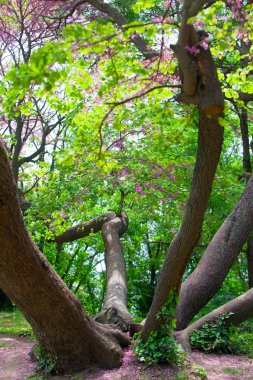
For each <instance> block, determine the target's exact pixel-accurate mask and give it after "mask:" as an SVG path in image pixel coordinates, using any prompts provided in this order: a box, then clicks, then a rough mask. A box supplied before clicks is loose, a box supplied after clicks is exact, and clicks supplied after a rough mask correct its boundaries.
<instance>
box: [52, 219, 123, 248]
mask: <svg viewBox="0 0 253 380" xmlns="http://www.w3.org/2000/svg"><path fill="white" fill-rule="evenodd" d="M115 217H116V214H115V212H107V213H104V214H102V215H99V216H98V217H96V218H94V219H92V220H89V221H88V222H84V223H80V224H77V225H76V226H73V227H70V228H68V229H67V230H66V231H64V232H63V233H62V234H61V235H59V236H56V237H55V238H54V239H51V240H50V241H54V242H56V243H58V244H62V243H69V242H71V241H74V240H77V239H80V238H82V237H85V236H88V235H89V234H91V233H96V232H98V231H101V229H102V227H103V224H104V223H105V222H108V221H109V220H112V219H114V218H115Z"/></svg>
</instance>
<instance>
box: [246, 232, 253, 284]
mask: <svg viewBox="0 0 253 380" xmlns="http://www.w3.org/2000/svg"><path fill="white" fill-rule="evenodd" d="M247 261H248V284H249V289H250V288H252V287H253V238H252V237H251V238H250V239H249V240H248V243H247Z"/></svg>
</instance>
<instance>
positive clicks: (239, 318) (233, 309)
mask: <svg viewBox="0 0 253 380" xmlns="http://www.w3.org/2000/svg"><path fill="white" fill-rule="evenodd" d="M224 313H228V314H229V315H228V318H226V319H225V320H224V323H226V325H230V324H233V325H238V324H240V323H241V322H243V321H245V320H247V319H248V318H252V317H253V289H250V290H248V291H247V292H246V293H243V294H242V295H241V296H239V297H237V298H235V299H233V300H232V301H229V302H228V303H226V304H225V305H223V306H221V307H219V308H218V309H215V310H213V311H211V312H210V313H208V314H206V315H204V317H202V318H200V319H198V320H197V321H196V322H194V323H192V324H191V325H190V326H188V327H187V328H186V329H184V330H181V331H178V332H177V333H176V334H175V335H176V338H177V340H178V341H179V342H180V343H181V344H182V346H183V348H184V350H185V351H188V352H189V351H191V346H190V342H189V340H190V336H191V334H192V333H193V332H194V331H195V330H199V329H201V327H202V326H203V325H205V324H206V323H212V322H215V321H216V320H217V319H218V318H219V317H220V316H221V315H224Z"/></svg>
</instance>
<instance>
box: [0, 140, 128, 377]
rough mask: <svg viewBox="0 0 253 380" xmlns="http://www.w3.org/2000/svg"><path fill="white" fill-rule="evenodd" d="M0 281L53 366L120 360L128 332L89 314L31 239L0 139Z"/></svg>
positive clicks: (102, 364) (109, 365)
mask: <svg viewBox="0 0 253 380" xmlns="http://www.w3.org/2000/svg"><path fill="white" fill-rule="evenodd" d="M0 246H1V250H0V266H1V271H0V287H1V288H2V289H3V290H4V292H5V293H6V294H7V296H8V297H10V299H11V300H12V301H13V302H14V303H15V304H16V305H17V307H18V308H19V309H20V310H21V311H22V313H23V314H24V315H25V317H26V319H27V320H28V322H29V323H30V324H31V326H32V328H33V330H34V333H35V335H36V337H37V339H38V341H39V343H40V345H41V347H42V349H43V350H44V351H45V352H47V353H49V354H50V355H51V356H52V357H53V358H55V359H56V360H57V364H58V369H59V370H60V371H63V372H72V371H76V370H81V369H83V368H87V367H88V366H91V365H98V366H100V367H106V368H113V367H117V366H119V365H120V364H121V358H122V350H121V347H120V344H121V345H126V344H128V343H129V342H128V338H127V337H126V336H125V335H124V334H122V333H121V332H120V331H119V330H117V329H112V328H111V327H107V326H103V325H100V324H98V323H97V322H95V321H93V320H92V319H90V318H89V317H88V316H87V314H86V313H85V311H84V310H83V308H82V306H81V303H80V302H79V300H78V299H77V298H76V297H75V296H74V295H73V294H72V293H71V292H70V291H69V289H68V288H67V287H66V285H65V284H64V283H63V281H62V280H61V279H60V277H59V276H58V275H57V274H56V272H55V271H54V270H53V269H52V267H51V266H50V264H49V263H48V262H47V260H46V259H45V258H44V257H43V255H42V254H41V253H40V251H39V250H38V248H37V247H36V246H35V244H34V243H33V242H32V241H31V239H30V237H29V234H28V232H27V230H26V228H25V225H24V222H23V219H22V215H21V212H20V208H19V205H18V200H17V195H16V187H15V184H14V180H13V176H12V172H11V168H10V166H9V160H8V158H7V154H6V152H5V150H4V148H3V144H2V142H1V141H0Z"/></svg>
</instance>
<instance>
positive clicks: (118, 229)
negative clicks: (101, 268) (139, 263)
mask: <svg viewBox="0 0 253 380" xmlns="http://www.w3.org/2000/svg"><path fill="white" fill-rule="evenodd" d="M127 225H128V220H127V216H126V215H125V214H124V213H121V215H120V216H117V217H115V218H114V219H112V220H110V221H108V222H106V223H105V224H104V225H103V227H102V236H103V240H104V243H105V265H106V297H105V303H104V306H103V309H102V310H101V312H100V313H99V315H98V316H97V317H96V318H95V320H96V321H98V322H101V323H113V324H116V325H118V326H119V327H120V329H121V330H122V331H128V329H129V324H130V323H131V322H132V317H131V315H130V313H129V312H128V309H127V275H126V265H125V260H124V256H123V250H122V245H121V241H120V236H121V235H122V234H123V233H124V232H125V230H126V229H127Z"/></svg>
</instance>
